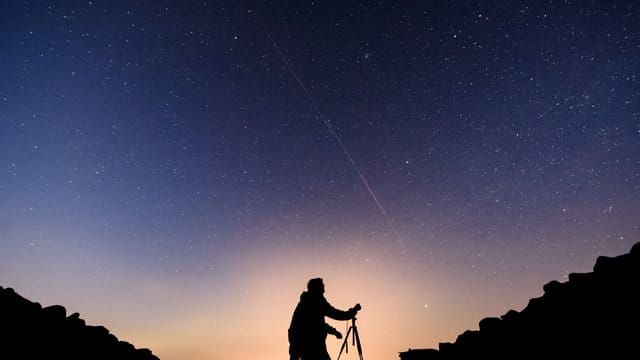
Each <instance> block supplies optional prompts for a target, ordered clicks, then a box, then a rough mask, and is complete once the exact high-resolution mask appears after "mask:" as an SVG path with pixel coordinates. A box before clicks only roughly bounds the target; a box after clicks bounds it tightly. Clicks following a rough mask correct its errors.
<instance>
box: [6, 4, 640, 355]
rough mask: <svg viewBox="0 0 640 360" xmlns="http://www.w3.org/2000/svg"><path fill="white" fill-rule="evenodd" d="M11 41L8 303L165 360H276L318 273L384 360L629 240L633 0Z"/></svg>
mask: <svg viewBox="0 0 640 360" xmlns="http://www.w3.org/2000/svg"><path fill="white" fill-rule="evenodd" d="M0 19H1V21H0V34H1V35H0V37H1V39H2V41H0V54H1V56H0V79H2V81H0V285H1V286H4V287H13V288H14V289H16V291H18V292H19V293H20V294H22V295H23V296H25V297H27V298H29V299H31V300H33V301H39V302H40V303H42V304H43V305H51V304H63V305H64V306H65V307H66V308H67V310H68V311H69V312H70V313H71V312H80V314H81V317H83V318H84V319H85V320H86V321H87V323H89V324H93V325H104V326H106V327H108V328H109V329H110V330H111V332H112V333H114V334H115V335H116V336H118V337H119V338H120V339H123V340H126V341H129V342H131V343H133V344H134V345H135V346H137V347H148V348H151V349H152V350H153V352H154V353H155V354H156V355H158V356H159V357H160V358H162V359H163V360H173V359H175V360H177V359H184V360H207V359H209V360H213V359H255V358H258V357H259V358H262V359H267V360H269V359H274V360H275V359H281V358H284V357H286V356H287V347H288V343H287V338H286V330H287V327H288V325H289V321H290V318H291V313H292V311H293V309H294V307H295V305H296V303H297V300H298V297H299V295H300V293H301V292H302V291H303V290H304V289H305V286H306V281H307V280H308V279H310V278H312V277H323V278H324V279H325V284H326V289H327V292H326V294H325V295H326V297H327V299H328V300H329V301H330V302H331V303H332V304H333V305H334V306H336V307H338V308H342V309H346V308H348V307H350V306H352V305H353V304H355V303H356V302H360V303H361V304H362V306H363V310H362V312H361V313H360V315H359V317H358V319H359V320H358V325H359V332H360V337H361V340H362V344H363V350H364V356H365V358H367V359H371V360H382V359H396V358H397V353H398V352H399V351H406V350H407V349H408V348H421V347H437V345H438V343H439V342H451V341H454V340H455V338H456V336H457V335H458V334H460V333H462V332H463V331H464V330H467V329H477V324H478V322H479V321H480V320H481V319H482V318H483V317H487V316H499V315H502V314H504V313H505V312H507V311H508V310H509V309H515V310H521V309H522V308H524V306H526V304H527V301H528V299H529V298H531V297H537V296H540V295H541V294H542V286H543V285H544V284H545V283H546V282H549V281H551V280H554V279H555V280H560V281H564V280H566V277H567V275H568V274H569V273H570V272H586V271H590V270H591V269H592V266H593V264H594V263H595V260H596V258H597V256H600V255H608V256H614V255H618V254H622V253H625V252H628V251H629V249H630V248H631V246H632V245H633V244H634V243H636V242H638V241H640V229H639V223H638V219H639V218H640V101H639V100H640V75H639V70H640V11H639V6H638V4H637V3H636V2H634V1H531V2H519V1H511V2H506V1H505V2H503V1H486V2H475V1H423V2H420V1H235V0H234V1H224V0H223V1H170V0H166V1H124V0H116V1H100V0H93V1H86V0H85V1H2V2H0ZM345 150H346V151H345ZM329 322H330V323H331V324H332V325H333V326H335V327H337V328H338V329H339V330H341V331H343V333H344V330H345V323H344V322H337V321H329ZM340 344H341V341H339V340H336V339H335V338H331V337H330V338H329V339H328V340H327V347H328V349H329V353H330V354H331V356H332V358H334V359H335V358H336V357H337V354H338V351H339V346H340ZM348 356H349V357H352V358H355V356H356V354H352V353H350V354H349V355H348ZM349 357H347V359H348V358H349Z"/></svg>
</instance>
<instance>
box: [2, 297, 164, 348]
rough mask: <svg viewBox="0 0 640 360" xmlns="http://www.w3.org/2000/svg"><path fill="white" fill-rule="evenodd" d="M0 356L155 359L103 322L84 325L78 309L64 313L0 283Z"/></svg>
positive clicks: (64, 310)
mask: <svg viewBox="0 0 640 360" xmlns="http://www.w3.org/2000/svg"><path fill="white" fill-rule="evenodd" d="M9 354H11V355H9ZM0 358H1V359H5V358H7V359H83V360H84V359H96V360H107V359H109V360H111V359H118V360H158V357H156V356H155V355H153V354H152V352H151V351H150V350H149V349H136V348H135V347H134V346H133V345H131V344H129V343H128V342H125V341H120V340H118V338H117V337H116V336H115V335H113V334H110V333H109V330H107V329H106V328H105V327H103V326H90V325H86V324H85V321H84V320H83V319H81V318H80V314H78V313H73V314H71V315H69V316H67V310H66V309H65V308H64V307H63V306H61V305H53V306H47V307H42V305H40V304H39V303H37V302H31V301H29V300H27V299H25V298H24V297H22V296H20V295H18V294H17V293H16V292H15V291H14V290H13V289H11V288H3V287H1V286H0Z"/></svg>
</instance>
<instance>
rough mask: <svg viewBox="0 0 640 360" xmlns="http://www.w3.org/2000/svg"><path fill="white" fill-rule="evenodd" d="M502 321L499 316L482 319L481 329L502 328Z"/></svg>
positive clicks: (491, 330)
mask: <svg viewBox="0 0 640 360" xmlns="http://www.w3.org/2000/svg"><path fill="white" fill-rule="evenodd" d="M501 324H502V321H501V320H500V318H497V317H488V318H484V319H482V320H480V323H479V324H478V325H479V326H480V331H489V332H493V331H497V330H498V329H499V328H500V325H501Z"/></svg>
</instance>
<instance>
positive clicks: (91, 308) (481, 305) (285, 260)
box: [18, 244, 524, 360]
mask: <svg viewBox="0 0 640 360" xmlns="http://www.w3.org/2000/svg"><path fill="white" fill-rule="evenodd" d="M238 258H241V259H242V261H237V263H236V265H235V266H234V267H233V268H230V269H228V274H229V275H228V279H227V280H225V281H227V282H228V283H226V284H225V283H219V284H216V285H215V286H200V287H193V284H191V283H189V282H186V281H179V280H176V279H170V278H164V279H163V278H159V277H154V276H150V275H147V276H141V277H135V276H127V275H126V274H124V273H123V274H117V276H115V277H116V278H118V279H119V280H117V282H114V283H113V284H95V288H85V289H83V290H78V291H79V292H83V291H84V292H88V293H92V294H94V295H96V297H95V298H85V299H76V300H74V302H72V303H68V301H66V300H65V301H58V300H53V302H63V303H65V305H66V306H67V309H68V311H69V312H75V311H79V312H80V313H81V317H83V318H84V319H85V320H86V321H87V323H88V324H99V325H104V326H106V327H108V328H109V329H110V330H111V331H112V333H114V334H115V335H116V336H118V338H119V339H121V340H124V341H128V342H131V343H132V344H134V345H135V346H136V347H148V348H150V349H152V351H153V352H154V354H156V355H157V356H159V357H160V358H161V359H163V360H178V359H181V360H207V359H209V360H214V359H239V360H242V359H255V358H261V359H274V360H275V359H282V358H283V357H285V358H286V357H287V351H288V342H287V328H288V326H289V321H290V318H291V314H292V311H293V309H294V307H295V306H296V303H297V301H298V298H299V295H300V293H301V292H302V291H304V290H305V286H306V282H307V280H308V279H310V278H313V277H323V278H324V280H325V284H326V293H325V296H326V298H327V299H328V300H329V302H330V303H331V304H332V305H334V306H335V307H337V308H340V309H347V308H349V307H351V306H353V305H354V304H355V303H356V302H359V303H361V304H362V307H363V310H362V311H361V312H360V314H359V316H358V321H357V325H358V330H359V333H360V338H361V342H362V346H363V353H364V356H365V358H366V359H367V360H382V359H395V358H397V356H398V352H400V351H406V350H407V349H409V348H425V347H437V344H438V342H443V341H453V340H455V336H457V334H459V333H461V332H462V331H464V330H465V329H467V328H474V327H475V326H476V325H477V323H478V321H479V320H480V319H481V317H482V316H489V315H494V316H495V315H498V312H506V310H508V309H507V308H505V307H504V305H500V301H496V299H492V298H488V297H486V298H485V297H483V296H474V298H473V299H472V300H470V299H469V297H468V296H466V295H465V293H467V292H469V293H477V291H476V290H477V289H473V288H460V287H458V288H456V287H452V286H450V284H452V283H453V281H451V279H448V278H447V276H449V275H443V274H444V273H443V274H428V273H425V271H424V269H421V266H422V265H420V264H419V263H416V262H413V261H412V260H411V259H410V258H409V257H406V256H403V255H401V254H399V253H395V254H391V255H390V254H389V251H388V250H385V249H384V246H373V245H364V244H363V245H361V246H360V247H359V251H358V253H357V254H356V253H354V252H353V249H344V248H340V247H338V246H334V247H332V248H325V249H324V250H318V249H317V248H299V249H296V250H290V249H284V248H278V247H275V246H273V247H269V246H267V247H266V248H264V249H261V250H260V251H248V252H246V253H244V254H241V255H240V256H239V257H238ZM69 271H75V270H74V269H70V270H69ZM458 283H459V282H458ZM448 284H449V285H448ZM18 291H19V289H18ZM116 291H120V292H121V293H120V294H117V295H118V296H114V295H116V294H114V293H113V292H116ZM438 292H441V293H440V294H437V293H438ZM107 293H110V294H109V295H107ZM442 293H446V295H445V296H442V295H443V294H442ZM98 294H102V295H98ZM436 294H437V295H438V296H434V295H436ZM27 295H28V294H25V296H27ZM29 296H31V295H29ZM440 299H449V300H447V301H446V302H442V300H440ZM498 300H504V299H498ZM522 301H524V298H523V299H522ZM45 305H46V303H45ZM487 311H496V313H494V314H491V313H490V312H489V313H487ZM327 322H329V323H330V324H331V325H333V326H334V327H336V328H337V329H338V330H339V331H341V332H342V333H343V335H346V330H347V329H346V326H348V323H347V322H341V321H334V320H332V319H327ZM341 343H342V340H338V339H336V338H335V337H332V336H329V337H328V338H327V348H328V350H329V353H330V355H331V356H332V358H333V359H335V358H336V357H337V355H338V352H339V349H340V345H341ZM343 356H344V357H345V359H349V358H353V357H357V354H356V353H355V349H352V350H351V351H350V353H349V354H345V355H343Z"/></svg>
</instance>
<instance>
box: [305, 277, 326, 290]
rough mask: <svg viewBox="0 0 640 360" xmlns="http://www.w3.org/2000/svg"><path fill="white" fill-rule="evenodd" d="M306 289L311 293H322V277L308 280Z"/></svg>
mask: <svg viewBox="0 0 640 360" xmlns="http://www.w3.org/2000/svg"><path fill="white" fill-rule="evenodd" d="M307 290H309V292H310V293H312V294H324V283H323V282H322V278H315V279H311V280H309V282H308V283H307Z"/></svg>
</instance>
